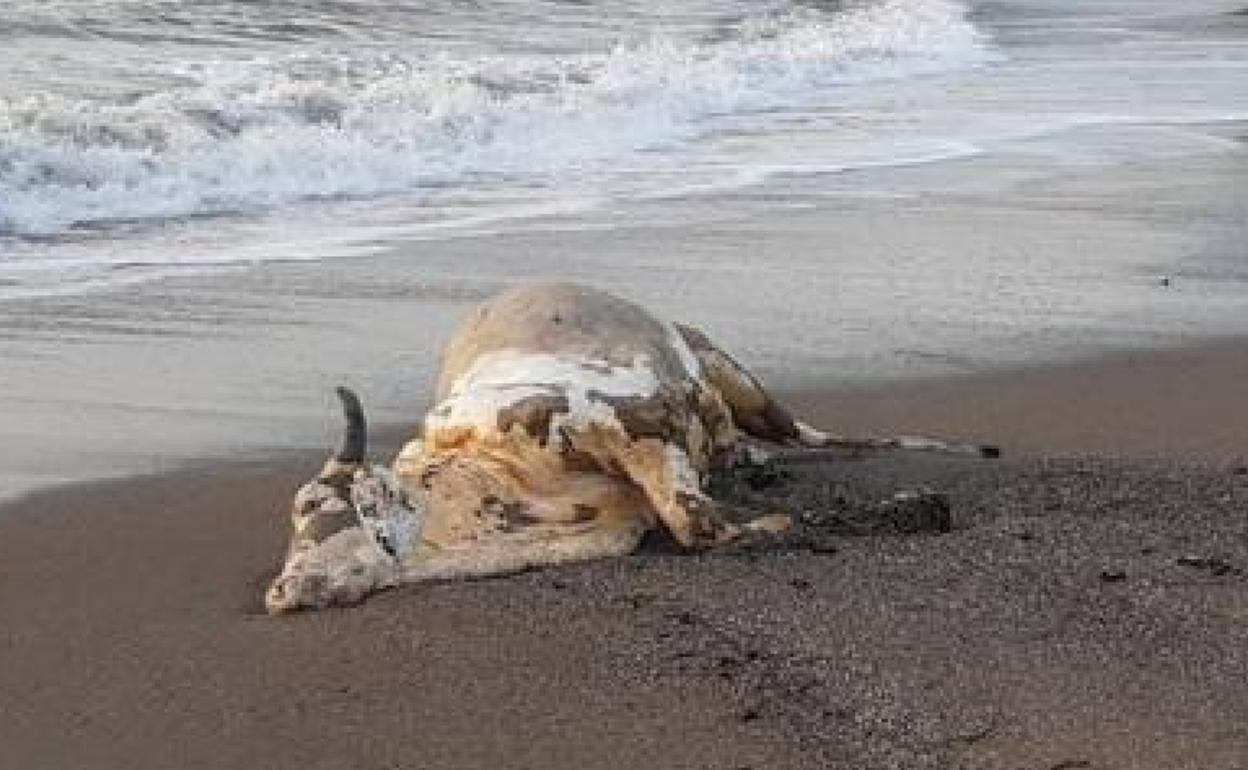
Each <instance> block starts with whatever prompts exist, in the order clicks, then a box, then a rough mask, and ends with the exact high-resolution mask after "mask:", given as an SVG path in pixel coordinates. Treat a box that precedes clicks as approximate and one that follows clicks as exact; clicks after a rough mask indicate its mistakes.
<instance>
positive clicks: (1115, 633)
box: [0, 344, 1248, 770]
mask: <svg viewBox="0 0 1248 770" xmlns="http://www.w3.org/2000/svg"><path fill="white" fill-rule="evenodd" d="M1245 371H1248V348H1246V347H1245V346H1244V345H1242V344H1238V345H1232V346H1223V347H1219V348H1216V349H1212V350H1203V351H1200V350H1195V351H1188V352H1184V353H1169V354H1160V355H1154V356H1141V357H1137V358H1135V359H1132V360H1125V359H1124V360H1117V361H1111V362H1108V363H1104V364H1085V365H1081V366H1070V367H1062V368H1052V369H1049V370H1045V371H1042V372H1031V373H1020V374H1016V375H1011V376H1007V375H995V376H993V377H991V378H987V379H984V378H964V379H961V380H956V381H946V382H943V383H939V384H937V383H929V386H928V387H924V388H917V387H912V386H904V387H902V388H900V389H894V390H888V389H884V390H878V389H877V390H874V391H867V392H853V391H850V392H842V393H838V394H835V398H833V397H832V396H830V395H829V394H828V393H824V394H822V395H821V396H818V397H816V396H814V395H807V396H806V397H805V398H804V401H805V405H806V407H807V408H808V411H810V412H811V413H817V414H820V415H825V416H832V415H835V416H837V418H838V420H839V421H840V422H841V424H849V425H851V426H853V427H855V428H881V429H883V428H891V427H893V425H894V424H901V423H905V424H906V425H907V427H912V428H923V429H932V430H935V429H939V430H941V431H948V432H950V433H954V434H960V435H965V436H968V437H974V438H978V439H985V440H996V439H999V440H1000V441H1001V442H1002V443H1003V444H1005V446H1006V447H1007V449H1009V448H1014V449H1022V450H1035V451H1037V452H1042V453H1045V454H1058V453H1064V452H1082V451H1088V450H1095V451H1101V452H1105V451H1109V452H1113V453H1114V454H1116V455H1118V456H1122V457H1129V456H1131V455H1136V456H1137V459H1120V460H1077V459H1070V460H1044V459H1024V458H1021V457H1016V458H1014V459H1009V458H1007V459H1005V460H1002V461H997V462H993V461H970V460H950V459H940V458H934V457H924V456H910V457H904V458H890V459H874V460H846V461H839V462H827V463H817V464H809V463H803V464H792V465H787V466H783V467H775V468H769V469H763V470H758V469H755V470H754V471H751V472H749V473H745V474H743V475H741V476H740V477H738V478H736V479H735V480H731V483H728V486H729V487H731V489H732V493H733V494H734V495H735V496H736V497H737V498H739V499H743V500H746V501H753V502H755V503H758V504H765V505H781V506H784V507H786V508H788V509H789V510H791V511H793V512H795V513H798V514H800V515H802V516H804V517H805V520H806V521H807V530H808V531H811V532H813V533H814V536H813V539H808V540H807V541H806V542H805V543H796V544H793V543H790V544H788V545H782V546H780V547H775V548H760V549H741V550H739V551H736V552H731V553H712V554H705V555H682V554H676V553H672V552H671V551H670V549H667V548H665V547H664V546H663V545H662V544H652V545H651V546H650V547H649V548H648V549H647V550H646V551H645V552H643V553H640V554H637V555H635V556H632V557H629V558H626V559H620V560H615V561H609V562H601V563H596V564H590V565H584V566H578V567H571V568H565V569H558V570H547V571H540V572H533V573H529V574H525V575H520V576H515V577H509V578H503V579H493V580H484V581H477V582H463V583H455V584H445V585H425V586H414V587H407V588H403V589H400V590H395V591H391V592H388V593H386V594H383V595H380V596H377V597H375V598H374V599H372V600H370V601H369V602H367V603H366V604H365V605H364V606H361V607H357V608H353V609H349V610H341V611H330V612H323V613H318V614H305V615H298V616H294V617H287V618H281V619H271V618H268V617H265V616H263V615H262V614H260V604H259V598H260V593H261V590H262V587H263V585H264V583H265V580H266V579H267V577H268V576H269V575H271V574H272V571H273V569H274V567H275V566H276V562H277V559H278V557H279V555H280V553H281V550H282V546H283V540H284V537H285V531H284V523H283V522H282V520H281V515H280V514H279V511H280V510H281V508H282V506H283V504H284V502H285V499H286V496H287V495H288V494H289V491H290V490H291V489H292V487H293V486H294V485H295V484H297V483H298V482H299V481H300V480H301V479H303V478H304V477H306V476H307V475H308V474H310V473H311V472H313V470H314V469H315V467H316V466H317V464H318V462H319V460H320V457H319V456H312V455H308V456H298V457H290V458H288V459H287V460H283V461H272V462H265V463H258V464H247V465H241V464H240V465H215V466H211V467H204V468H200V469H194V470H190V471H186V472H182V473H178V474H174V475H167V476H159V477H151V478H144V479H139V480H130V481H122V482H108V483H99V484H92V485H84V486H77V487H70V488H65V489H61V490H57V491H53V492H47V493H40V494H37V495H35V496H32V497H28V498H25V499H23V500H20V501H17V502H14V503H11V504H9V505H8V506H7V507H6V508H4V509H0V522H2V523H0V613H2V617H3V618H4V624H3V627H2V628H0V660H2V661H3V665H2V666H0V714H3V715H4V717H3V719H0V747H3V749H2V750H0V767H2V768H5V770H7V769H8V768H14V769H15V770H17V769H19V768H20V769H21V770H31V769H32V768H40V769H43V768H49V769H51V768H74V769H78V768H88V767H89V768H119V769H120V768H125V769H126V770H142V769H144V768H153V769H155V768H159V769H160V770H168V769H169V768H178V769H179V770H190V769H191V768H231V769H234V768H244V767H257V768H274V769H277V768H330V767H334V768H341V767H351V768H454V769H456V770H464V769H466V768H500V767H503V768H543V769H547V768H549V769H552V770H553V769H557V768H637V767H654V768H747V767H748V768H758V769H761V768H800V767H811V768H833V767H834V768H850V769H852V770H873V769H874V768H905V769H907V770H908V769H910V768H946V767H948V768H1037V769H1038V770H1055V769H1056V768H1063V770H1069V769H1071V768H1085V767H1086V768H1156V770H1178V769H1180V768H1192V769H1193V770H1196V769H1199V770H1220V769H1223V768H1225V769H1227V770H1230V769H1231V768H1243V767H1245V766H1248V678H1246V677H1245V676H1244V672H1245V671H1248V475H1245V472H1244V469H1243V467H1242V465H1240V462H1241V461H1242V454H1241V453H1242V452H1243V451H1245V450H1246V449H1248V412H1245V410H1244V409H1243V405H1242V399H1241V398H1240V390H1239V388H1238V386H1239V385H1240V383H1242V382H1244V379H1243V374H1244V372H1245ZM1189 375H1190V376H1189ZM906 388H910V389H909V390H906ZM1119 403H1122V404H1128V405H1130V407H1131V409H1130V410H1129V411H1128V410H1126V409H1125V408H1123V409H1119V408H1115V405H1117V404H1119ZM881 415H883V416H886V417H887V419H880V420H879V422H876V419H877V418H878V417H880V416H881ZM1139 415H1155V416H1156V424H1155V425H1151V426H1150V425H1147V424H1145V423H1146V422H1148V421H1142V420H1141V419H1140V417H1139ZM1236 436H1238V437H1239V441H1238V442H1236V441H1235V437H1236ZM391 443H392V442H391ZM1156 455H1165V456H1167V457H1168V459H1162V460H1146V459H1138V458H1139V457H1142V456H1156ZM1198 460H1199V462H1197V461H1198ZM920 487H921V488H927V489H930V490H934V491H938V492H941V493H943V494H945V495H947V496H948V498H949V500H950V502H951V505H952V513H953V523H954V530H953V531H952V532H950V533H947V534H930V533H929V534H914V535H880V534H876V535H871V536H847V535H844V534H843V533H842V532H841V528H839V527H838V526H837V523H838V522H839V521H840V519H839V518H838V514H853V513H855V512H858V513H862V512H863V511H867V510H868V509H869V508H870V503H871V502H873V501H876V500H879V499H882V498H884V497H886V496H887V495H889V494H891V492H892V491H894V490H897V489H911V488H920Z"/></svg>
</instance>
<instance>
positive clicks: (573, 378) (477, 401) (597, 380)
mask: <svg viewBox="0 0 1248 770" xmlns="http://www.w3.org/2000/svg"><path fill="white" fill-rule="evenodd" d="M658 389H659V380H658V377H657V376H656V375H655V372H654V367H653V366H652V365H651V363H650V360H649V359H648V358H647V357H645V356H642V355H638V356H637V357H636V358H634V359H633V361H632V363H631V364H629V365H626V366H623V365H617V364H611V363H610V362H608V361H606V360H603V359H597V358H587V357H583V356H561V355H553V354H550V353H522V352H518V351H512V350H502V351H497V352H494V353H488V354H486V355H483V356H481V357H480V358H478V359H477V360H476V362H474V363H473V365H472V368H470V369H469V370H468V371H467V372H465V373H464V374H463V375H461V376H460V377H459V379H457V380H455V383H454V385H452V386H451V392H450V395H449V396H448V397H447V398H446V400H444V401H443V402H442V403H441V404H439V405H438V406H437V407H435V408H434V409H433V410H432V411H431V412H430V413H429V416H428V417H427V418H426V420H425V435H427V436H428V435H433V434H434V433H435V432H436V431H438V430H439V429H441V428H445V427H477V428H483V429H485V430H493V429H495V428H496V426H497V421H498V415H499V413H500V412H501V411H503V410H504V409H507V408H508V407H510V406H513V405H515V404H518V403H520V402H522V401H524V400H526V399H529V398H532V397H534V396H543V395H552V394H553V395H560V396H563V397H565V398H566V399H567V401H568V411H567V413H566V414H557V415H554V419H552V420H551V425H550V439H551V441H552V443H554V442H556V440H557V439H558V437H559V434H560V431H561V430H564V429H573V430H582V429H584V428H587V427H589V426H590V425H601V426H605V427H611V428H617V429H622V428H621V425H620V421H619V419H618V417H617V415H616V412H615V407H613V406H612V405H611V404H609V403H607V402H605V401H603V400H601V399H598V398H595V395H602V396H605V397H608V398H643V399H644V398H650V397H653V396H654V395H655V394H657V393H658Z"/></svg>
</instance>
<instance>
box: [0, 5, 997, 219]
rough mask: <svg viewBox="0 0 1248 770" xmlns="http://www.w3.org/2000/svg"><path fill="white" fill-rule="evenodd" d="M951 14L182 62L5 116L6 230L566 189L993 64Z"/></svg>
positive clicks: (891, 14) (888, 11) (853, 13)
mask: <svg viewBox="0 0 1248 770" xmlns="http://www.w3.org/2000/svg"><path fill="white" fill-rule="evenodd" d="M986 50H987V49H986V45H985V42H984V41H983V40H982V38H981V36H980V34H979V33H978V32H977V31H976V29H975V28H974V27H973V26H972V25H971V24H970V23H969V21H968V20H967V19H966V9H965V8H964V7H963V6H962V5H960V4H958V3H955V2H951V1H950V0H885V1H884V2H877V3H874V4H871V5H864V6H855V7H852V8H850V9H848V10H844V11H841V12H838V13H835V14H828V13H821V12H818V11H816V10H812V9H809V8H790V9H788V10H786V11H785V12H783V13H769V14H765V15H762V16H759V17H756V18H750V19H745V20H743V21H740V22H739V23H737V24H735V25H734V26H733V28H732V30H731V31H730V33H729V34H719V35H716V36H715V37H714V38H713V39H712V38H710V37H707V38H703V39H701V40H692V39H681V38H674V37H663V36H661V35H657V36H653V37H651V38H650V39H648V40H646V41H645V42H641V43H631V44H626V45H619V46H617V47H615V48H614V49H611V50H608V51H603V52H599V53H581V54H575V55H555V54H530V55H491V56H484V55H482V56H467V55H464V54H462V53H452V52H446V53H420V52H411V51H403V50H388V51H377V50H371V51H369V52H368V53H365V54H343V53H337V54H329V53H315V54H311V53H309V54H303V55H292V56H284V57H281V58H275V59H271V60H258V59H250V60H245V61H232V62H207V63H199V64H185V63H184V64H181V65H177V66H176V67H174V66H172V65H171V67H170V69H169V70H168V71H167V72H164V73H162V76H163V82H166V83H167V84H166V85H164V86H162V87H161V88H160V89H159V90H156V91H154V92H147V93H144V94H143V95H140V96H131V97H128V98H112V97H110V98H93V97H91V96H83V97H70V96H66V95H64V94H61V95H57V94H45V95H37V96H25V97H23V98H21V99H10V100H8V101H5V102H0V233H8V234H17V235H56V234H60V233H64V232H67V231H69V230H72V229H74V228H80V227H84V226H91V225H96V224H100V223H107V222H115V221H120V220H148V219H160V218H168V217H185V216H196V215H210V214H220V213H230V212H254V211H262V210H265V209H268V208H271V207H274V206H278V205H282V204H286V203H290V202H294V201H300V200H325V199H337V198H358V197H372V196H381V195H387V194H394V193H417V194H418V193H419V191H421V190H422V189H429V188H439V187H445V186H447V185H454V184H458V183H465V182H469V181H471V180H473V179H480V178H498V177H520V178H526V177H533V178H534V179H539V178H541V179H547V180H549V179H551V178H552V177H553V178H555V179H557V178H558V175H559V174H560V173H563V172H568V171H583V170H585V169H586V168H594V167H598V166H604V165H605V166H609V165H610V164H611V163H612V162H614V161H618V160H619V159H621V158H627V157H631V156H633V155H635V154H636V153H638V152H641V151H648V150H656V149H663V148H670V147H673V146H678V145H680V144H681V143H684V142H688V141H691V140H694V139H696V138H697V137H699V136H703V135H705V134H706V133H708V132H711V131H714V130H715V129H716V127H717V126H719V125H722V123H723V121H724V120H725V119H730V118H732V117H733V116H740V115H746V114H753V113H759V112H764V111H770V110H783V109H785V108H789V107H797V106H801V105H803V104H806V103H808V102H809V101H810V100H812V99H814V98H816V97H819V96H820V95H823V94H825V92H826V90H827V89H829V88H832V87H835V86H836V85H838V84H844V83H849V82H861V81H870V80H874V79H888V78H906V77H912V76H915V75H917V74H921V73H925V72H932V71H941V70H946V69H949V68H954V67H962V66H967V65H969V64H973V63H977V62H979V61H982V60H983V59H984V57H985V56H986Z"/></svg>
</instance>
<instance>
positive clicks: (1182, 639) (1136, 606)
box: [527, 456, 1248, 770]
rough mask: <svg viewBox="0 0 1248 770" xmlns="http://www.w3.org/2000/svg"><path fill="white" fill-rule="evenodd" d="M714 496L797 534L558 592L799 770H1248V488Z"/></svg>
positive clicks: (900, 474) (1041, 465)
mask: <svg viewBox="0 0 1248 770" xmlns="http://www.w3.org/2000/svg"><path fill="white" fill-rule="evenodd" d="M714 492H715V494H716V497H717V499H720V500H723V501H725V502H728V503H731V504H732V505H734V506H738V507H740V508H745V509H751V510H754V511H756V512H759V513H767V512H774V511H777V510H785V511H788V512H790V513H792V514H793V515H794V517H795V520H796V521H797V526H796V527H795V528H794V531H793V532H791V533H789V534H788V535H785V536H781V537H779V538H767V537H757V538H751V539H748V540H747V541H746V542H745V543H743V544H742V545H740V546H738V547H734V548H727V549H714V550H712V551H708V552H705V553H703V554H700V555H697V556H693V557H690V556H679V555H673V554H670V553H668V552H658V553H654V552H652V553H642V554H639V555H637V556H634V557H632V558H631V559H629V560H626V561H625V562H623V563H610V562H608V563H602V564H595V565H589V566H586V567H581V568H576V569H569V570H561V571H559V572H558V575H559V577H558V580H559V581H560V582H561V583H562V584H565V587H566V586H568V585H571V586H575V588H576V591H574V592H573V593H578V594H580V598H579V599H577V600H576V601H580V602H585V601H614V602H616V603H618V604H619V606H622V607H624V608H625V611H627V612H629V613H630V615H631V620H632V625H631V630H630V631H629V632H628V633H625V634H615V635H612V636H611V637H610V638H609V639H605V640H604V645H605V646H606V647H607V648H613V650H614V651H613V653H612V654H618V655H621V656H626V657H628V658H629V659H630V660H632V661H637V662H639V668H640V670H642V671H645V672H647V675H648V676H649V677H651V679H652V680H653V681H656V682H663V681H670V680H671V678H672V677H686V678H687V677H693V678H700V679H704V680H714V681H717V682H720V683H722V684H723V686H725V688H726V691H727V692H729V693H730V694H731V702H732V707H731V709H730V713H729V714H728V715H726V716H725V717H723V718H727V719H735V720H737V721H738V722H739V723H740V725H741V729H743V730H751V731H758V730H760V729H765V730H767V731H770V732H772V733H774V734H779V735H782V736H783V740H784V741H786V742H787V743H788V744H789V745H792V746H794V747H796V748H797V749H798V752H797V756H798V757H799V760H792V759H788V760H786V763H788V764H784V765H783V766H786V767H787V766H805V767H811V768H835V767H844V768H855V769H856V770H872V769H874V768H915V769H919V768H1014V767H1019V768H1033V767H1034V768H1054V767H1170V768H1184V767H1191V768H1204V769H1206V770H1208V769H1211V768H1233V767H1242V766H1243V765H1242V760H1243V758H1244V757H1248V721H1245V719H1246V718H1248V677H1245V676H1244V675H1243V672H1245V671H1248V581H1245V577H1244V576H1245V572H1244V568H1245V567H1248V478H1245V477H1244V476H1243V475H1242V474H1237V473H1235V472H1234V469H1226V470H1219V469H1199V468H1191V467H1182V466H1176V465H1173V464H1164V463H1156V464H1150V463H1139V462H1134V463H1124V462H1113V461H1102V460H1091V459H1072V460H1052V461H1034V462H984V461H973V460H965V459H953V458H941V457H936V456H930V457H929V456H920V457H914V456H911V457H905V458H894V459H882V460H864V461H838V462H827V463H808V462H804V463H800V464H791V465H785V464H769V465H762V466H753V467H745V468H742V469H738V470H737V471H736V472H734V473H732V474H730V475H724V476H722V477H720V478H717V479H716V481H715V488H714ZM527 579H529V580H533V581H535V582H539V583H542V584H547V585H549V584H550V583H549V581H551V580H552V579H554V578H552V576H551V575H550V574H549V573H547V574H545V575H539V576H533V577H529V578H527ZM591 597H593V598H591ZM1176 736H1179V738H1176ZM794 761H797V762H798V764H791V763H792V762H794ZM773 766H777V767H778V766H781V765H780V764H776V765H773Z"/></svg>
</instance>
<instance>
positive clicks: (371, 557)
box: [265, 388, 422, 614]
mask: <svg viewBox="0 0 1248 770" xmlns="http://www.w3.org/2000/svg"><path fill="white" fill-rule="evenodd" d="M338 397H339V398H340V399H341V400H342V406H343V412H344V414H345V416H346V422H347V427H346V434H345V436H344V437H343V441H342V446H341V447H340V448H339V449H338V451H337V452H336V453H335V454H333V455H332V456H331V457H330V458H329V460H328V461H326V463H325V465H324V466H323V467H322V468H321V471H320V473H318V474H317V476H316V478H314V479H312V480H311V481H309V482H308V483H306V484H304V485H303V486H301V487H300V488H299V490H298V491H297V492H296V493H295V498H294V502H293V503H292V505H291V511H290V518H291V524H292V526H293V528H294V533H293V535H292V536H291V541H290V548H289V550H288V551H287V554H286V563H285V565H284V566H283V568H282V572H281V574H280V575H278V577H277V579H276V580H274V581H273V584H272V586H270V587H269V590H268V593H267V594H266V595H265V606H266V607H267V608H268V610H269V612H270V613H273V614H277V613H282V612H288V611H292V610H297V609H305V608H306V609H318V608H321V607H328V606H331V605H345V604H355V603H357V602H359V601H360V600H362V599H363V598H364V597H365V596H367V595H368V594H370V593H373V592H374V591H377V590H380V589H382V588H387V587H389V586H392V585H395V584H397V583H398V582H399V579H400V576H401V573H402V566H403V563H404V560H405V559H406V558H407V555H408V553H409V551H410V550H411V549H412V548H414V547H415V545H416V543H417V542H418V540H419V534H420V526H421V523H422V516H421V515H420V511H419V509H418V508H417V507H415V506H413V505H412V504H411V503H410V502H409V501H408V499H407V497H406V495H405V494H404V493H403V490H402V488H401V487H400V486H399V484H398V483H397V482H396V481H395V479H394V477H393V475H392V474H391V473H390V471H389V470H387V469H385V468H382V467H379V466H370V465H369V464H368V461H367V444H368V429H367V425H366V422H365V420H364V410H363V408H362V407H361V406H360V401H359V399H358V398H357V397H356V395H355V394H354V393H353V392H351V391H350V390H348V389H347V388H338Z"/></svg>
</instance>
